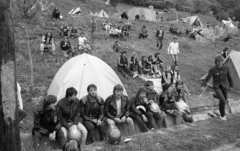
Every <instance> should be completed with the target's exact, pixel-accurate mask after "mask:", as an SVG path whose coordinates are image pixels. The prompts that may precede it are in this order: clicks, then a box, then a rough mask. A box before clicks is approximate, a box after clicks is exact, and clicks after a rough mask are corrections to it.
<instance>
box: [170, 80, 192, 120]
mask: <svg viewBox="0 0 240 151" xmlns="http://www.w3.org/2000/svg"><path fill="white" fill-rule="evenodd" d="M183 85H184V82H183V81H182V80H177V81H176V84H175V86H174V87H173V88H172V89H170V90H169V93H168V98H167V99H169V100H170V102H173V103H174V106H175V108H176V109H177V110H178V111H179V112H181V113H182V117H183V119H184V121H185V122H190V123H192V122H193V118H192V116H191V111H190V109H189V106H188V105H187V103H186V94H185V92H184V88H183ZM169 113H172V111H169Z"/></svg>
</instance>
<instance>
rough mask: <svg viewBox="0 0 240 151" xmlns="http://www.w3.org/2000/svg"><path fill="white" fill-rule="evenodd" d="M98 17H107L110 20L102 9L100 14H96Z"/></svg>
mask: <svg viewBox="0 0 240 151" xmlns="http://www.w3.org/2000/svg"><path fill="white" fill-rule="evenodd" d="M95 16H96V17H105V18H108V17H109V16H108V14H107V13H106V12H105V11H104V10H103V9H102V10H101V11H100V12H99V13H96V14H95Z"/></svg>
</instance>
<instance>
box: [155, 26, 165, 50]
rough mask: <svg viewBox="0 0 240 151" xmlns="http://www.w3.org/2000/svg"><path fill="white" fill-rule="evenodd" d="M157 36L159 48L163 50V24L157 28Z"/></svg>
mask: <svg viewBox="0 0 240 151" xmlns="http://www.w3.org/2000/svg"><path fill="white" fill-rule="evenodd" d="M156 38H157V48H158V49H159V50H160V51H161V49H162V46H163V38H164V31H163V26H161V27H160V28H159V29H158V30H157V33H156Z"/></svg>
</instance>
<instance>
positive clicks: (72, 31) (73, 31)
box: [70, 26, 78, 38]
mask: <svg viewBox="0 0 240 151" xmlns="http://www.w3.org/2000/svg"><path fill="white" fill-rule="evenodd" d="M77 37H78V36H77V29H76V28H75V27H74V26H72V28H71V31H70V38H77Z"/></svg>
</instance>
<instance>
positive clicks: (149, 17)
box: [127, 7, 156, 21]
mask: <svg viewBox="0 0 240 151" xmlns="http://www.w3.org/2000/svg"><path fill="white" fill-rule="evenodd" d="M137 14H139V15H140V17H141V16H142V15H144V16H145V20H146V21H156V11H154V10H152V9H148V8H140V7H133V8H132V9H130V10H129V11H128V12H127V15H128V16H129V18H130V19H131V20H134V19H135V16H136V15H137Z"/></svg>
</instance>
